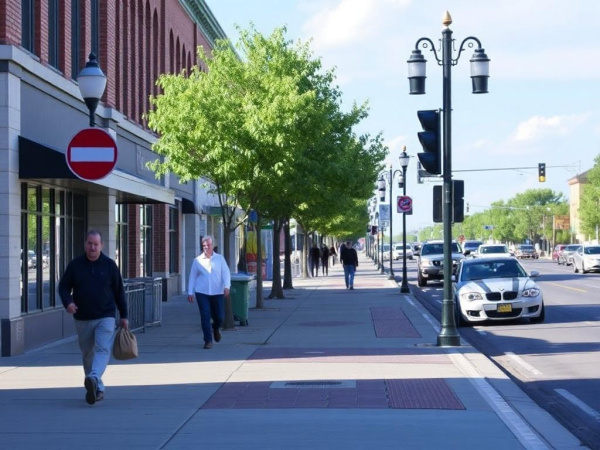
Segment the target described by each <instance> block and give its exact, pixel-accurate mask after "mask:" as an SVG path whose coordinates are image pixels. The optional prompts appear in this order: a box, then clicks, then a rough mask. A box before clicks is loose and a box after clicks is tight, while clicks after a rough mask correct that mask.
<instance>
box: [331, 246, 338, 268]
mask: <svg viewBox="0 0 600 450" xmlns="http://www.w3.org/2000/svg"><path fill="white" fill-rule="evenodd" d="M329 254H330V255H331V267H333V266H335V262H336V260H337V252H336V251H335V247H334V246H333V245H332V246H331V248H330V249H329Z"/></svg>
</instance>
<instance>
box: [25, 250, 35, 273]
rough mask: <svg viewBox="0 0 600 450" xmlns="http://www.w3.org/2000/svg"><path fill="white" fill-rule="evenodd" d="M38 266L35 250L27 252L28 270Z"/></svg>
mask: <svg viewBox="0 0 600 450" xmlns="http://www.w3.org/2000/svg"><path fill="white" fill-rule="evenodd" d="M36 266H37V256H36V255H35V252H34V251H33V250H28V251H27V268H28V269H35V268H36Z"/></svg>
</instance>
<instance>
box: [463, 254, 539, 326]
mask: <svg viewBox="0 0 600 450" xmlns="http://www.w3.org/2000/svg"><path fill="white" fill-rule="evenodd" d="M538 275H539V273H538V272H536V271H532V272H531V274H530V275H527V272H526V271H525V269H524V268H523V266H521V264H520V263H519V261H517V260H516V259H515V258H510V257H500V258H475V259H464V260H462V261H461V262H460V265H459V267H458V271H457V275H456V281H455V283H454V284H453V288H454V301H455V306H456V308H455V310H456V323H457V325H458V326H468V325H470V324H472V323H474V322H483V321H485V320H494V321H495V320H509V319H517V318H527V319H529V320H530V321H531V322H533V323H541V322H543V321H544V318H545V315H546V313H545V309H544V299H543V295H542V291H541V289H540V288H539V287H538V285H537V284H536V283H535V281H533V280H532V279H531V277H536V276H538Z"/></svg>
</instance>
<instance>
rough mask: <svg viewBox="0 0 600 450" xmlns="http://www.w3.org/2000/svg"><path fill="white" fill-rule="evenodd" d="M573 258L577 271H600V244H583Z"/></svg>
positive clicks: (575, 270)
mask: <svg viewBox="0 0 600 450" xmlns="http://www.w3.org/2000/svg"><path fill="white" fill-rule="evenodd" d="M572 258H573V271H574V272H575V273H578V272H579V271H581V273H588V272H592V271H593V272H600V245H581V246H579V248H578V249H577V251H575V252H574V253H573V255H572Z"/></svg>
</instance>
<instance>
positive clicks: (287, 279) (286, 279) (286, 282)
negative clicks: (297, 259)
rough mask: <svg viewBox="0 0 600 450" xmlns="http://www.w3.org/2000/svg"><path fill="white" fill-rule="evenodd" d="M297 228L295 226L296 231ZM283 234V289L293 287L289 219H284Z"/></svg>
mask: <svg viewBox="0 0 600 450" xmlns="http://www.w3.org/2000/svg"><path fill="white" fill-rule="evenodd" d="M297 230H298V228H296V233H297V232H298V231H297ZM283 234H284V237H285V244H284V249H285V250H284V251H285V259H284V263H283V264H284V267H283V289H294V286H293V283H292V280H293V274H292V248H291V245H292V240H291V235H290V219H286V221H285V225H284V226H283Z"/></svg>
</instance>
